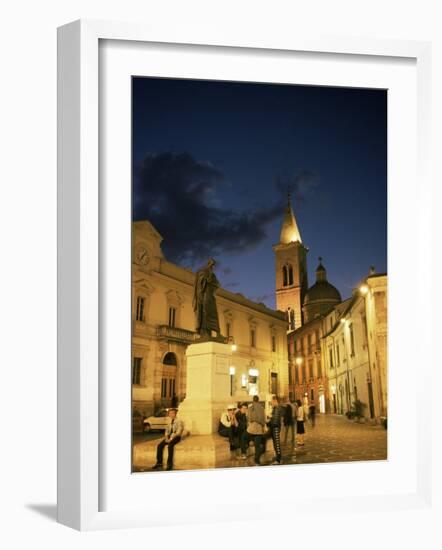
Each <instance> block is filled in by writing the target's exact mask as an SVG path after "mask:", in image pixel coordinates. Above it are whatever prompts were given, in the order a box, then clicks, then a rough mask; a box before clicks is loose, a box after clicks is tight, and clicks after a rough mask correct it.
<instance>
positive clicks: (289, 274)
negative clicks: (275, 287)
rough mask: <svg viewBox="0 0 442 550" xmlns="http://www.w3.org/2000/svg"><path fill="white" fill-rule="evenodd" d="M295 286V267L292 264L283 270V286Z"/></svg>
mask: <svg viewBox="0 0 442 550" xmlns="http://www.w3.org/2000/svg"><path fill="white" fill-rule="evenodd" d="M292 284H293V267H292V266H291V265H290V264H287V265H285V266H283V268H282V285H283V286H290V285H292Z"/></svg>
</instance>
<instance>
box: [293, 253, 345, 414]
mask: <svg viewBox="0 0 442 550" xmlns="http://www.w3.org/2000/svg"><path fill="white" fill-rule="evenodd" d="M340 303H341V295H340V294H339V291H338V290H337V289H336V288H335V287H334V286H333V285H332V284H330V283H329V282H328V281H327V271H326V269H325V267H324V266H323V265H322V258H320V259H319V265H318V267H317V268H316V281H315V283H314V284H313V285H312V286H311V287H310V288H309V289H308V290H307V292H306V294H305V297H304V302H303V308H302V309H303V319H304V323H303V324H302V326H300V327H299V328H297V329H295V330H294V331H291V332H289V333H288V346H289V361H290V381H291V382H292V385H291V390H290V391H291V395H292V397H294V398H295V399H301V400H302V399H303V398H304V397H307V398H308V400H309V402H314V403H315V404H316V408H317V410H318V411H319V412H321V413H325V412H330V409H329V406H328V402H329V398H328V383H327V373H326V371H325V369H324V367H323V361H322V354H321V338H322V336H323V334H324V325H323V318H324V316H325V315H326V314H327V313H328V312H330V311H333V309H334V308H335V307H336V306H338V304H340Z"/></svg>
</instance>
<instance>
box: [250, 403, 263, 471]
mask: <svg viewBox="0 0 442 550" xmlns="http://www.w3.org/2000/svg"><path fill="white" fill-rule="evenodd" d="M248 417H249V422H248V425H247V440H248V441H249V440H253V444H254V446H255V464H256V465H257V466H260V465H261V462H260V459H261V455H262V454H263V453H264V450H265V449H264V444H265V438H264V432H265V425H266V415H265V411H264V407H263V406H262V405H261V403H260V402H259V397H258V396H257V395H254V396H253V403H252V404H251V405H250V407H249V411H248Z"/></svg>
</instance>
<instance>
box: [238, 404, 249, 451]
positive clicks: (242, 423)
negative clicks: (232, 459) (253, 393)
mask: <svg viewBox="0 0 442 550" xmlns="http://www.w3.org/2000/svg"><path fill="white" fill-rule="evenodd" d="M235 418H236V422H237V437H238V444H239V448H240V450H241V454H240V456H239V458H240V459H242V460H245V459H246V458H247V447H248V446H249V441H248V438H247V403H242V404H241V405H240V407H239V409H238V411H237V412H236V413H235Z"/></svg>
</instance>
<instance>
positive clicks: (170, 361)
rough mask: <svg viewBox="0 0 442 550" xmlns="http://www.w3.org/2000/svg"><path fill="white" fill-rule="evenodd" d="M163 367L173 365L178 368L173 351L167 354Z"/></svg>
mask: <svg viewBox="0 0 442 550" xmlns="http://www.w3.org/2000/svg"><path fill="white" fill-rule="evenodd" d="M163 365H172V366H173V367H176V366H177V360H176V355H175V354H174V353H172V352H171V351H169V352H168V353H166V355H165V356H164V359H163Z"/></svg>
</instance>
